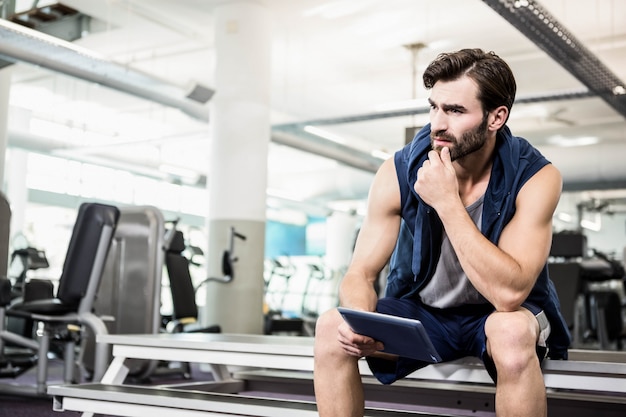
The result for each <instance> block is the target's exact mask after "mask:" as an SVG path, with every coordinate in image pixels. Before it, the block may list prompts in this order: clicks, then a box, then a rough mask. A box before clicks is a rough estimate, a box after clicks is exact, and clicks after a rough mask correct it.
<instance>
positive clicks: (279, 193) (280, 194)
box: [266, 188, 304, 202]
mask: <svg viewBox="0 0 626 417" xmlns="http://www.w3.org/2000/svg"><path fill="white" fill-rule="evenodd" d="M266 193H267V195H268V197H274V198H279V199H282V200H290V201H296V202H302V201H304V198H302V197H301V196H297V195H295V194H292V193H290V192H288V191H284V190H278V189H276V188H268V189H267V190H266Z"/></svg>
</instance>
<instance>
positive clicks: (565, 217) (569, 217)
mask: <svg viewBox="0 0 626 417" xmlns="http://www.w3.org/2000/svg"><path fill="white" fill-rule="evenodd" d="M556 218H557V219H559V220H561V221H562V222H565V223H571V222H572V221H574V218H573V217H572V215H571V214H569V213H563V212H561V213H559V214H557V216H556Z"/></svg>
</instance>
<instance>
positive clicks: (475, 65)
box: [423, 49, 517, 113]
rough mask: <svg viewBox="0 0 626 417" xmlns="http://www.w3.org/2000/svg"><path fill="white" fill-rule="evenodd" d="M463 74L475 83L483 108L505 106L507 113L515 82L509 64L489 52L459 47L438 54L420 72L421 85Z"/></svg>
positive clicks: (429, 87)
mask: <svg viewBox="0 0 626 417" xmlns="http://www.w3.org/2000/svg"><path fill="white" fill-rule="evenodd" d="M463 75H467V76H468V77H470V78H471V79H472V80H474V81H475V82H476V84H477V85H478V100H480V102H481V103H482V106H483V110H484V111H486V112H488V111H491V110H493V109H495V108H497V107H500V106H506V108H507V109H508V110H509V113H510V111H511V107H513V101H514V100H515V92H516V90H517V84H516V83H515V77H514V76H513V71H511V68H510V67H509V65H508V64H507V63H506V62H504V60H503V59H502V58H500V57H499V56H498V55H496V54H495V53H493V52H484V51H483V50H482V49H461V50H460V51H457V52H449V53H442V54H439V55H438V56H437V58H435V60H434V61H433V62H431V63H430V64H429V65H428V68H426V71H425V72H424V76H423V79H424V87H426V88H427V89H431V88H433V86H434V85H435V83H436V82H437V81H454V80H456V79H458V78H460V77H461V76H463Z"/></svg>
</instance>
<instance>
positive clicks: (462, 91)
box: [429, 77, 488, 161]
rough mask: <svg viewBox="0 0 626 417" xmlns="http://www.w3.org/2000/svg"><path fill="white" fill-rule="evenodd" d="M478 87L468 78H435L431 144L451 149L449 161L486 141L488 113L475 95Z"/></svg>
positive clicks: (431, 97) (463, 155)
mask: <svg viewBox="0 0 626 417" xmlns="http://www.w3.org/2000/svg"><path fill="white" fill-rule="evenodd" d="M477 95H478V87H477V86H476V84H475V83H474V81H473V80H472V79H470V78H468V77H461V78H459V79H457V80H454V81H438V82H437V83H435V85H434V86H433V89H432V93H431V96H430V98H429V102H430V106H431V109H430V123H431V134H430V140H431V146H432V148H433V149H434V150H436V151H441V149H443V148H444V147H447V148H449V149H450V156H451V158H452V160H453V161H454V160H456V159H459V158H463V157H465V156H467V155H470V154H472V153H474V152H476V151H478V150H480V149H481V148H482V147H483V146H484V145H485V142H486V141H487V134H488V128H487V126H488V114H485V112H484V111H483V109H482V105H481V103H480V101H479V100H478V98H477Z"/></svg>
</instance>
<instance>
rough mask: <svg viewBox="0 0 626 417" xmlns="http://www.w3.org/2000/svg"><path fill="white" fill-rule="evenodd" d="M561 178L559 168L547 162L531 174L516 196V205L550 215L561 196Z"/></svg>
mask: <svg viewBox="0 0 626 417" xmlns="http://www.w3.org/2000/svg"><path fill="white" fill-rule="evenodd" d="M562 187H563V179H562V177H561V173H560V172H559V170H558V169H557V168H556V167H555V166H554V165H552V164H547V165H546V166H544V167H543V168H541V169H540V170H539V171H537V173H536V174H535V175H533V176H532V177H531V178H530V179H529V180H528V181H527V182H526V184H524V186H523V187H522V189H521V191H520V193H519V195H518V197H517V207H518V210H519V209H520V208H525V209H528V208H531V210H532V211H533V212H536V211H540V212H544V213H545V215H546V216H550V217H551V216H552V213H553V212H554V209H555V208H556V205H557V204H558V202H559V199H560V197H561V189H562Z"/></svg>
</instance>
